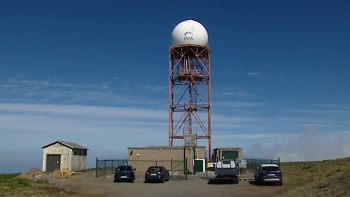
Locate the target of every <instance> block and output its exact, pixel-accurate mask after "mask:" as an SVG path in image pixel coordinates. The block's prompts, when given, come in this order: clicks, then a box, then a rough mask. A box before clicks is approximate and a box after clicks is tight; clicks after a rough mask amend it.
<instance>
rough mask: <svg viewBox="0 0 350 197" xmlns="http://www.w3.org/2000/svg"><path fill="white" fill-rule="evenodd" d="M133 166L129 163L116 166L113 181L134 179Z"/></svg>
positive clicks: (131, 180)
mask: <svg viewBox="0 0 350 197" xmlns="http://www.w3.org/2000/svg"><path fill="white" fill-rule="evenodd" d="M135 170H136V169H135V168H133V167H132V166H131V165H123V166H118V168H117V169H116V170H115V173H114V182H118V181H130V182H132V183H133V182H134V181H135Z"/></svg>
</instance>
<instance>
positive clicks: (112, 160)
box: [111, 159, 114, 174]
mask: <svg viewBox="0 0 350 197" xmlns="http://www.w3.org/2000/svg"><path fill="white" fill-rule="evenodd" d="M113 161H114V160H113V159H112V169H111V174H113V171H114V165H113Z"/></svg>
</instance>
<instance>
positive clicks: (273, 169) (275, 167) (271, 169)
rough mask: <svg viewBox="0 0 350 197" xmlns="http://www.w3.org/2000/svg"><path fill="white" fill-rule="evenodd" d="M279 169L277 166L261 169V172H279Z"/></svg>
mask: <svg viewBox="0 0 350 197" xmlns="http://www.w3.org/2000/svg"><path fill="white" fill-rule="evenodd" d="M279 170H280V168H279V167H277V166H266V167H262V171H279Z"/></svg>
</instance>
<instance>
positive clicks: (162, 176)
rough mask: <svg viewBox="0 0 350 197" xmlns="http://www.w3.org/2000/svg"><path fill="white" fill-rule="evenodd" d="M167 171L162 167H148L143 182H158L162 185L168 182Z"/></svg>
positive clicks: (168, 175)
mask: <svg viewBox="0 0 350 197" xmlns="http://www.w3.org/2000/svg"><path fill="white" fill-rule="evenodd" d="M169 179H170V174H169V171H168V170H166V169H165V167H164V166H150V167H149V168H148V169H147V171H146V173H145V182H153V181H156V182H158V181H160V182H162V183H164V182H165V181H169Z"/></svg>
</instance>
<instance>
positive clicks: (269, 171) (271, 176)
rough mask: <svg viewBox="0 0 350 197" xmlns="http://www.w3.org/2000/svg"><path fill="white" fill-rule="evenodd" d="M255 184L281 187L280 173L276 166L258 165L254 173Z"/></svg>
mask: <svg viewBox="0 0 350 197" xmlns="http://www.w3.org/2000/svg"><path fill="white" fill-rule="evenodd" d="M255 182H256V183H257V184H262V183H278V184H279V185H283V177H282V172H281V170H280V168H279V166H278V165H277V164H260V165H259V166H258V168H257V169H256V171H255Z"/></svg>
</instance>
